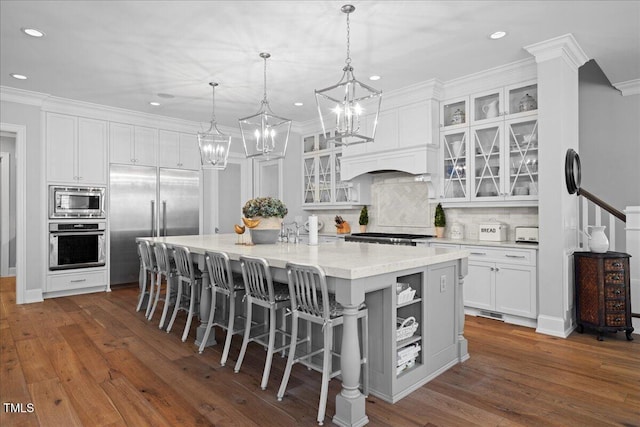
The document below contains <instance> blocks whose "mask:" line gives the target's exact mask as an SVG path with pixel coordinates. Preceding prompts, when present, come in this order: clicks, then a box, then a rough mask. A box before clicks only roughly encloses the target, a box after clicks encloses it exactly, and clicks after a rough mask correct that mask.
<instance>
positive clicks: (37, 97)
mask: <svg viewBox="0 0 640 427" xmlns="http://www.w3.org/2000/svg"><path fill="white" fill-rule="evenodd" d="M50 96H51V95H49V94H47V93H40V92H32V91H30V90H24V89H17V88H15V87H9V86H0V101H1V102H15V103H16V104H25V105H33V106H36V107H42V105H43V103H44V102H45V101H46V100H47V99H48V98H49V97H50Z"/></svg>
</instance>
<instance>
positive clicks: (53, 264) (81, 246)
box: [49, 222, 107, 270]
mask: <svg viewBox="0 0 640 427" xmlns="http://www.w3.org/2000/svg"><path fill="white" fill-rule="evenodd" d="M106 241H107V240H106V224H105V223H104V222H94V223H70V222H65V223H53V222H52V223H50V224H49V270H65V269H72V268H87V267H100V266H103V265H105V262H106V258H107V257H106V254H107V248H106Z"/></svg>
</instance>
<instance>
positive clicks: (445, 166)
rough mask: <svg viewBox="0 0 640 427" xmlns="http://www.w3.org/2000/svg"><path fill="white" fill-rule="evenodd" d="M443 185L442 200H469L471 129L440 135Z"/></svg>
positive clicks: (453, 130)
mask: <svg viewBox="0 0 640 427" xmlns="http://www.w3.org/2000/svg"><path fill="white" fill-rule="evenodd" d="M440 135H441V136H440V144H441V148H440V164H441V165H442V169H441V171H442V174H443V175H442V179H441V182H442V185H441V189H440V198H441V199H445V200H450V201H456V200H469V199H470V198H471V187H470V181H469V179H468V176H469V170H470V168H469V156H468V152H469V129H468V128H459V127H458V128H457V129H450V130H447V131H444V132H442V133H441V134H440Z"/></svg>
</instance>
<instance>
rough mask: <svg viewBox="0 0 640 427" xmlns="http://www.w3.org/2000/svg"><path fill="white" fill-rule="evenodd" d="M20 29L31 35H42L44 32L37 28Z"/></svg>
mask: <svg viewBox="0 0 640 427" xmlns="http://www.w3.org/2000/svg"><path fill="white" fill-rule="evenodd" d="M20 30H21V31H22V32H23V33H25V34H26V35H28V36H31V37H44V32H43V31H40V30H38V29H37V28H21V29H20Z"/></svg>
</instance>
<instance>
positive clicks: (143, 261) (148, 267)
mask: <svg viewBox="0 0 640 427" xmlns="http://www.w3.org/2000/svg"><path fill="white" fill-rule="evenodd" d="M152 252H153V250H152V249H151V244H150V243H149V242H148V241H147V240H141V241H139V242H138V255H139V256H140V275H139V279H138V283H139V286H140V295H139V296H138V305H137V307H136V311H140V310H142V308H143V305H144V301H145V298H147V305H146V307H145V308H146V310H145V317H147V316H149V312H150V311H151V304H152V299H153V288H154V286H155V280H156V275H157V274H158V271H157V269H156V265H155V257H153V256H152V255H151V254H152ZM149 278H151V280H150V282H151V283H149Z"/></svg>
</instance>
